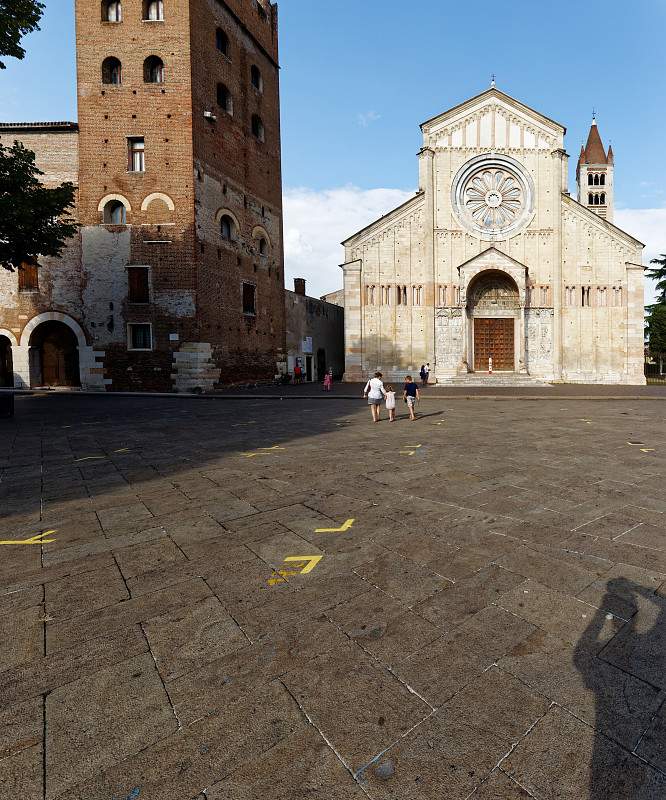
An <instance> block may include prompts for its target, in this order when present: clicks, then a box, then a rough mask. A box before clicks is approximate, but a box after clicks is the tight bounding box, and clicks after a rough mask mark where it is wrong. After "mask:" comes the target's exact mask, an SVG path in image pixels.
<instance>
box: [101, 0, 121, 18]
mask: <svg viewBox="0 0 666 800" xmlns="http://www.w3.org/2000/svg"><path fill="white" fill-rule="evenodd" d="M122 21H123V8H122V4H121V2H120V0H104V2H103V3H102V22H122Z"/></svg>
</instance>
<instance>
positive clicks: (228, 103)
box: [217, 83, 234, 115]
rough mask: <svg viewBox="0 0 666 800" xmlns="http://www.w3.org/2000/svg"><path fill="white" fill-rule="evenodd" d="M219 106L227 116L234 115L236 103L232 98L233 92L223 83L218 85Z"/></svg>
mask: <svg viewBox="0 0 666 800" xmlns="http://www.w3.org/2000/svg"><path fill="white" fill-rule="evenodd" d="M217 104H218V106H219V107H220V108H221V109H223V110H224V111H226V112H227V114H230V115H233V113H234V101H233V98H232V97H231V92H230V91H229V89H228V88H227V87H226V86H225V85H224V84H223V83H218V84H217Z"/></svg>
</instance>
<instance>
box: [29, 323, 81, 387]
mask: <svg viewBox="0 0 666 800" xmlns="http://www.w3.org/2000/svg"><path fill="white" fill-rule="evenodd" d="M78 345H79V343H78V340H77V338H76V336H75V334H74V331H72V329H71V328H70V327H69V326H67V325H65V323H64V322H56V321H49V322H42V324H41V325H38V326H37V327H36V328H35V330H34V332H33V334H32V336H31V337H30V378H31V380H30V385H31V386H80V385H81V379H80V375H79V346H78Z"/></svg>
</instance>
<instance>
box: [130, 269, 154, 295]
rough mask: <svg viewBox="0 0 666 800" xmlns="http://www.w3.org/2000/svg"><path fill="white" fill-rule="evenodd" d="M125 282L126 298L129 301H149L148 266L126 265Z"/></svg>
mask: <svg viewBox="0 0 666 800" xmlns="http://www.w3.org/2000/svg"><path fill="white" fill-rule="evenodd" d="M127 284H128V292H127V299H128V300H129V302H130V303H149V302H150V283H149V279H148V267H128V268H127Z"/></svg>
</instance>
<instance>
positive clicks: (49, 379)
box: [42, 339, 66, 386]
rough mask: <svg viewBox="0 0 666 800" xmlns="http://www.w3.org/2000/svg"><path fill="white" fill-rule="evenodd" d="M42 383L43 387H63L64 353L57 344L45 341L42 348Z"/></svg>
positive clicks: (64, 381)
mask: <svg viewBox="0 0 666 800" xmlns="http://www.w3.org/2000/svg"><path fill="white" fill-rule="evenodd" d="M42 381H43V383H44V385H45V386H65V385H66V380H65V353H64V352H63V350H62V348H61V347H60V343H59V342H54V341H53V340H52V339H47V340H46V341H45V342H44V344H43V346H42Z"/></svg>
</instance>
